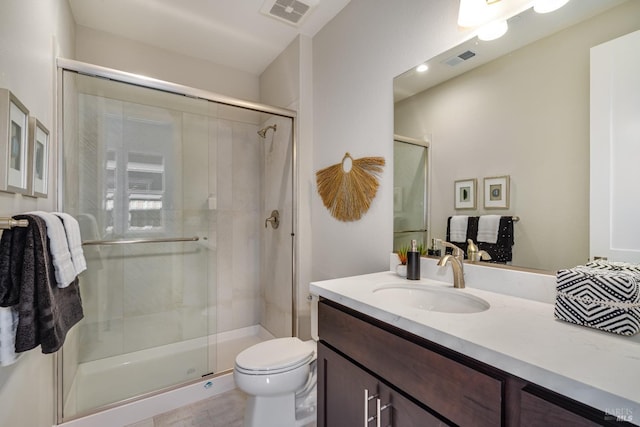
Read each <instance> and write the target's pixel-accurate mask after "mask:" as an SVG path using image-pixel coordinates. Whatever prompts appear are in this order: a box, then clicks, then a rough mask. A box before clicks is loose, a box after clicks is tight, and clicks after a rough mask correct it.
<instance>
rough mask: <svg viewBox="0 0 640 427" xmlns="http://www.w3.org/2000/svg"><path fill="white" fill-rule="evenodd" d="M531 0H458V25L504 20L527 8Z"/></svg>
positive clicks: (531, 2)
mask: <svg viewBox="0 0 640 427" xmlns="http://www.w3.org/2000/svg"><path fill="white" fill-rule="evenodd" d="M532 4H533V0H498V1H496V0H460V9H458V25H459V26H460V27H463V28H474V27H476V28H477V27H482V26H483V25H486V24H488V23H490V22H493V21H506V20H507V19H509V18H511V17H512V16H515V15H517V14H519V13H521V12H524V11H525V10H527V9H529V8H530V7H531V6H532Z"/></svg>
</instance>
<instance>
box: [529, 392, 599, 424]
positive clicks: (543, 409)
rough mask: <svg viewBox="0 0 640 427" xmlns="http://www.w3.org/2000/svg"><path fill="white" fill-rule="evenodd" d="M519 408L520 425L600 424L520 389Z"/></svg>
mask: <svg viewBox="0 0 640 427" xmlns="http://www.w3.org/2000/svg"><path fill="white" fill-rule="evenodd" d="M520 403H521V405H522V406H521V408H520V426H521V427H547V426H553V425H556V426H563V427H595V426H598V425H600V424H599V423H595V422H593V421H590V420H588V419H586V418H583V417H582V416H580V415H578V414H575V413H573V412H571V411H568V410H566V409H564V408H562V407H560V406H557V405H555V404H553V403H551V402H549V401H547V400H545V399H542V398H541V397H538V396H536V395H534V394H531V393H529V392H527V391H526V390H523V391H522V397H521V402H520Z"/></svg>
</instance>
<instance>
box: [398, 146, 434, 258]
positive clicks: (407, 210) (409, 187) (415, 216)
mask: <svg viewBox="0 0 640 427" xmlns="http://www.w3.org/2000/svg"><path fill="white" fill-rule="evenodd" d="M427 156H428V148H427V147H426V146H425V145H419V144H417V143H413V142H409V141H408V140H406V141H405V140H402V139H399V138H397V139H396V140H394V141H393V165H394V167H393V171H394V172H393V174H394V175H393V250H394V251H397V250H398V249H399V248H400V247H402V246H407V245H409V244H410V242H411V240H416V241H417V242H418V244H420V243H422V244H424V245H425V247H426V246H427V243H428V242H427V221H428V217H427V200H428V194H427V177H428V173H427V172H428V169H427V167H428V162H427V160H428V157H427Z"/></svg>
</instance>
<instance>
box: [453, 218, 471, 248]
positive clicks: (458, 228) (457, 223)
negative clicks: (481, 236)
mask: <svg viewBox="0 0 640 427" xmlns="http://www.w3.org/2000/svg"><path fill="white" fill-rule="evenodd" d="M468 224H469V216H468V215H454V216H452V217H451V221H450V222H449V240H450V241H452V242H458V243H464V242H466V241H467V225H468Z"/></svg>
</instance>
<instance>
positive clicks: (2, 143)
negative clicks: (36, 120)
mask: <svg viewBox="0 0 640 427" xmlns="http://www.w3.org/2000/svg"><path fill="white" fill-rule="evenodd" d="M28 119H29V110H28V109H27V108H26V107H25V106H24V104H22V102H20V100H19V99H18V98H16V97H15V95H13V93H11V92H10V91H9V90H8V89H0V191H8V192H12V193H22V194H29V193H30V189H29V175H28V169H29V148H28V140H27V135H28V129H29V120H28Z"/></svg>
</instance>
